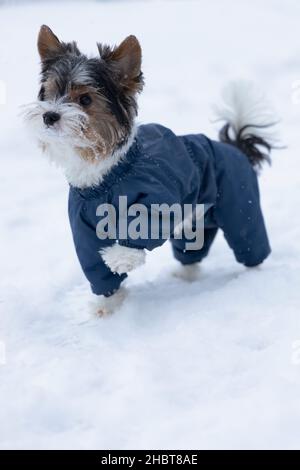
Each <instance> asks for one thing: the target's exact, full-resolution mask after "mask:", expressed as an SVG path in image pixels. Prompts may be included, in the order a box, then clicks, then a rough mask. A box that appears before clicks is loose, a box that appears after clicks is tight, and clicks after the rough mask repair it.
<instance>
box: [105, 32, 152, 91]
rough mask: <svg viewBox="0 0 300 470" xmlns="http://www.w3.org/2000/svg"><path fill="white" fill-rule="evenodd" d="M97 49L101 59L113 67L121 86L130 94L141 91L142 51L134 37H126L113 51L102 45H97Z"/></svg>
mask: <svg viewBox="0 0 300 470" xmlns="http://www.w3.org/2000/svg"><path fill="white" fill-rule="evenodd" d="M98 49H99V52H100V56H101V59H103V60H105V61H106V62H108V63H111V64H112V65H113V66H114V69H115V70H116V72H117V74H118V77H119V80H120V83H121V85H122V86H124V87H125V88H126V89H127V90H128V91H132V92H137V91H141V90H142V87H143V76H142V72H141V65H142V49H141V46H140V43H139V41H138V40H137V38H136V37H135V36H128V37H127V38H126V39H124V41H123V42H122V43H121V44H120V45H119V46H116V47H114V48H113V49H111V48H110V47H109V46H106V45H102V44H98Z"/></svg>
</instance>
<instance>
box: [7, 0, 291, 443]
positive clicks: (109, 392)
mask: <svg viewBox="0 0 300 470" xmlns="http://www.w3.org/2000/svg"><path fill="white" fill-rule="evenodd" d="M7 3H8V2H7ZM299 15H300V4H299V1H298V0H297V1H296V0H286V1H285V2H282V1H281V0H265V1H264V2H261V1H259V0H251V1H250V0H248V1H244V2H240V1H238V0H227V1H226V2H224V0H212V1H209V2H208V1H207V0H203V1H200V0H199V1H189V0H187V1H165V2H156V1H153V2H150V1H148V2H142V1H138V2H129V3H125V2H121V3H119V2H116V3H114V2H109V3H99V2H97V3H95V2H81V3H77V2H76V3H74V5H71V4H70V3H66V4H64V3H63V2H60V3H57V4H56V3H54V2H51V3H39V4H37V3H35V4H32V5H22V6H13V5H12V6H10V5H5V6H3V7H1V8H0V80H2V82H4V84H3V83H2V95H3V93H4V92H3V87H4V85H5V84H6V88H7V104H6V105H3V104H2V105H0V156H1V171H0V187H1V198H0V205H1V207H0V211H1V221H0V224H1V233H0V235H1V239H0V250H1V293H0V309H1V314H0V404H1V405H0V447H1V448H2V449H15V448H18V449H20V448H22V449H24V448H26V449H31V448H44V449H46V448H82V449H88V448H94V449H106V448H109V449H117V448H121V449H130V448H133V449H136V448H169V449H176V448H181V449H190V448H199V449H204V448H205V449H211V448H223V449H232V448H234V449H240V448H251V449H253V448H288V449H292V448H298V449H299V448H300V406H299V396H300V361H299V356H300V354H299V349H300V346H299V340H300V312H299V307H300V247H299V240H300V224H299V207H300V173H299V169H300V161H299V142H298V140H299V137H298V136H299V126H300V99H299V98H300V93H298V90H299V88H300V86H299V82H296V80H298V79H299V78H300V45H299V44H300V43H299ZM42 23H47V24H49V25H50V26H51V27H52V28H53V29H54V31H55V32H56V33H57V34H58V35H59V36H60V37H61V38H63V39H64V40H72V39H77V40H78V42H79V45H80V46H81V47H82V49H83V50H84V51H86V52H91V53H95V52H96V44H95V43H96V41H104V42H108V43H115V42H118V41H120V40H122V39H123V38H124V37H125V36H126V35H128V34H132V33H134V34H136V35H137V36H138V37H139V39H140V41H141V43H142V46H143V50H144V72H145V76H146V83H147V86H146V88H145V92H144V94H143V96H142V97H141V99H140V109H141V112H140V121H141V122H150V121H156V122H160V123H162V124H164V125H167V126H168V127H171V128H172V129H173V130H174V131H176V132H178V133H184V132H205V133H208V134H209V135H210V136H212V137H214V136H215V135H216V133H215V128H214V126H213V125H212V124H211V123H210V121H209V117H210V111H209V110H210V104H211V102H212V101H214V100H215V98H216V97H217V96H218V92H219V89H220V88H221V86H222V85H223V84H224V83H225V82H226V81H227V80H228V79H231V78H236V77H245V78H250V79H255V80H256V81H257V82H258V83H260V84H261V85H262V86H264V87H265V88H266V89H267V90H268V93H269V95H270V97H271V98H272V99H273V101H274V103H275V105H276V106H277V109H279V112H280V114H281V115H282V118H283V126H282V127H283V136H284V140H285V142H286V143H287V145H288V148H287V149H286V150H283V151H281V152H275V153H274V158H273V167H272V168H271V169H269V168H265V170H264V172H263V175H262V177H261V181H260V183H261V192H262V198H263V207H264V212H265V217H266V222H267V225H268V229H269V233H270V238H271V242H272V246H273V254H272V257H271V258H270V259H269V260H268V261H267V262H266V263H265V264H264V265H263V266H262V267H261V268H259V269H256V270H246V269H244V268H243V267H242V266H239V265H238V264H237V263H236V262H235V260H234V258H233V255H232V253H231V252H230V250H229V248H228V247H227V245H226V244H225V242H224V240H223V237H222V235H221V234H220V235H219V237H218V239H217V242H216V243H215V246H214V248H213V250H212V253H211V255H210V257H209V258H208V259H207V261H205V263H204V264H203V268H202V275H201V280H199V281H197V282H196V283H193V284H187V283H185V282H183V281H180V280H178V279H175V278H173V277H172V275H171V271H172V269H173V268H174V266H175V261H174V260H173V259H172V256H171V252H170V248H169V246H168V244H166V245H165V246H164V247H163V248H162V249H160V250H158V251H156V252H155V253H153V254H151V255H149V256H148V259H147V263H146V266H145V267H143V268H141V269H139V270H138V271H137V272H135V273H134V274H132V275H131V276H130V279H129V280H128V281H127V285H128V288H129V291H130V294H129V299H128V301H127V303H126V304H125V305H124V307H123V308H122V309H121V310H120V311H119V312H118V313H116V314H115V315H114V316H112V317H111V318H108V319H105V320H99V319H95V318H93V317H91V316H90V314H89V309H88V303H89V301H90V293H89V287H88V285H87V282H86V281H85V279H84V277H83V275H82V273H81V270H80V268H79V264H78V261H77V259H76V256H75V253H74V248H73V245H72V240H71V233H70V229H69V226H68V219H67V212H66V204H67V191H68V188H67V184H66V182H65V181H64V178H63V176H62V175H61V174H60V173H59V172H58V171H57V170H56V169H55V168H51V167H49V165H48V163H47V162H46V161H44V160H43V158H42V156H41V154H40V152H39V150H38V149H37V148H36V146H35V143H34V142H32V141H31V140H30V138H29V137H28V136H27V135H26V133H25V132H24V129H23V123H22V120H21V119H20V117H18V113H19V105H20V104H22V103H27V102H30V101H32V100H33V99H35V96H36V93H37V83H38V71H39V63H38V62H39V61H38V55H37V52H36V48H35V43H36V35H37V32H38V28H39V26H40V24H42ZM293 84H294V88H293ZM297 341H298V343H297Z"/></svg>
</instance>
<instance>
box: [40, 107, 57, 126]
mask: <svg viewBox="0 0 300 470" xmlns="http://www.w3.org/2000/svg"><path fill="white" fill-rule="evenodd" d="M43 119H44V123H45V124H46V126H53V124H54V123H55V122H57V121H59V120H60V114H58V113H55V112H54V111H48V112H47V113H45V114H44V115H43Z"/></svg>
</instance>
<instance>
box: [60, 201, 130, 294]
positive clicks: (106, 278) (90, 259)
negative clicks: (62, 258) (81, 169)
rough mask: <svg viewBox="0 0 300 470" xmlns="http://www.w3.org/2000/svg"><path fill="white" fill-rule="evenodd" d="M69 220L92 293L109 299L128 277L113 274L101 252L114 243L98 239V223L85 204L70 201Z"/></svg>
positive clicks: (78, 254) (77, 251)
mask: <svg viewBox="0 0 300 470" xmlns="http://www.w3.org/2000/svg"><path fill="white" fill-rule="evenodd" d="M69 218H70V224H71V229H72V235H73V240H74V245H75V249H76V253H77V256H78V259H79V262H80V265H81V267H82V270H83V272H84V274H85V276H86V278H87V279H88V281H89V282H90V285H91V289H92V292H93V293H94V294H96V295H104V296H107V297H108V296H110V295H112V294H113V293H114V291H116V290H117V289H118V288H119V287H120V284H121V283H122V281H123V280H124V279H125V278H126V277H127V276H126V274H123V275H119V274H116V273H112V272H111V270H110V269H109V268H108V267H107V266H106V264H105V263H104V261H103V260H102V257H101V255H100V253H99V252H100V251H101V250H102V249H103V248H105V247H107V246H110V245H112V244H113V243H114V242H113V241H112V240H105V241H104V240H100V239H99V238H98V237H97V234H96V223H97V221H96V219H95V217H93V216H92V214H90V211H88V209H87V206H86V204H85V203H84V202H82V203H81V204H74V203H72V201H70V199H69Z"/></svg>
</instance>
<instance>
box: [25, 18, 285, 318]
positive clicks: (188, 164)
mask: <svg viewBox="0 0 300 470" xmlns="http://www.w3.org/2000/svg"><path fill="white" fill-rule="evenodd" d="M98 50H99V56H98V57H95V58H88V57H87V56H85V55H84V54H82V53H81V52H80V51H79V49H78V47H77V44H76V43H75V42H71V43H64V42H61V41H60V40H59V39H58V38H57V36H55V34H54V33H53V32H52V31H51V29H50V28H49V27H47V26H42V27H41V30H40V32H39V36H38V51H39V54H40V58H41V65H42V73H41V88H40V91H39V95H38V101H37V102H36V103H33V104H32V105H30V106H29V109H28V110H27V112H26V118H27V121H28V123H29V124H30V127H31V129H32V130H33V131H34V134H35V135H36V137H37V139H38V142H39V143H40V145H41V148H42V150H43V151H44V153H45V154H46V155H48V156H49V158H50V159H51V160H52V161H54V162H55V163H56V164H57V165H58V166H60V167H62V168H63V170H64V172H65V175H66V178H67V180H68V182H69V185H70V196H69V218H70V223H71V228H72V233H73V238H74V243H75V248H76V251H77V255H78V258H79V261H80V263H81V266H82V269H83V271H84V273H85V275H86V277H87V279H88V280H89V282H90V284H91V288H92V291H93V293H94V294H96V295H97V296H99V302H98V304H97V310H98V313H99V314H101V315H104V314H107V313H111V312H112V311H114V310H116V309H117V308H118V307H119V306H120V304H121V302H122V301H123V299H124V297H125V291H124V289H123V288H120V286H121V283H122V281H123V280H124V279H125V278H126V276H127V273H128V272H130V271H132V270H134V269H136V268H138V267H139V266H141V265H142V264H143V263H144V262H145V250H153V249H154V248H156V247H158V246H160V245H162V244H163V243H164V241H165V238H163V237H162V236H159V237H158V238H157V239H153V238H151V236H148V235H149V233H148V232H147V234H146V235H145V234H144V235H143V236H141V237H140V238H139V239H134V238H133V237H130V236H129V235H128V237H127V239H121V238H118V235H117V234H115V235H114V236H109V237H107V238H106V239H105V240H104V239H101V237H99V233H98V217H97V216H98V212H99V211H98V207H99V205H101V204H102V205H103V204H104V205H108V204H110V205H112V207H113V208H115V209H116V210H117V212H120V208H119V202H118V201H119V198H120V196H126V198H127V199H126V201H127V209H128V211H129V212H130V210H131V209H132V208H133V206H135V205H136V204H139V205H142V206H143V207H146V218H147V213H150V210H152V209H150V208H151V207H152V206H153V205H155V204H169V206H171V205H172V204H180V206H183V205H184V204H187V203H189V204H191V205H196V204H203V205H204V207H205V216H204V244H203V246H201V248H199V249H197V250H192V251H189V250H186V249H185V242H186V239H185V238H184V237H182V238H181V239H177V238H176V237H175V236H174V232H175V229H176V227H175V224H174V226H173V228H172V230H171V235H170V241H171V243H172V249H173V253H174V256H175V258H176V259H177V260H178V261H179V262H180V264H181V266H182V277H184V278H186V279H193V278H194V277H195V274H196V272H197V266H198V264H199V263H200V262H201V261H202V260H203V258H205V257H206V256H207V255H208V252H209V250H210V247H211V245H212V243H213V241H214V239H215V236H216V234H217V232H218V230H219V229H222V231H223V233H224V235H225V238H226V240H227V242H228V244H229V246H230V247H231V248H232V250H233V252H234V254H235V257H236V259H237V261H238V262H240V263H243V264H244V265H245V266H248V267H251V266H257V265H259V264H261V263H262V262H263V261H264V260H265V259H266V258H267V256H268V255H269V254H270V246H269V242H268V237H267V233H266V229H265V224H264V219H263V215H262V212H261V208H260V201H259V190H258V184H257V174H256V172H255V169H257V168H259V167H260V166H261V165H262V163H263V162H264V161H266V160H269V154H270V151H271V149H272V148H273V146H274V143H275V142H276V136H275V127H274V125H273V124H274V122H273V121H274V118H273V111H272V109H271V108H270V106H269V104H268V102H267V101H266V99H265V97H264V96H263V95H262V94H261V93H260V92H259V91H258V90H257V89H256V87H255V86H254V85H253V84H251V83H248V82H232V83H231V84H229V86H227V87H226V88H225V91H224V95H223V103H222V105H221V106H219V107H216V114H217V116H218V118H219V119H220V120H222V121H224V124H225V125H224V126H223V127H222V129H221V131H220V142H215V141H212V140H210V139H208V138H207V137H205V136H204V135H201V134H198V135H188V136H176V135H175V134H173V133H172V131H170V130H169V129H167V128H165V127H163V126H160V125H158V124H148V125H141V126H138V127H137V126H136V124H135V119H136V116H137V110H138V107H137V95H138V94H139V93H140V92H141V91H142V89H143V85H144V79H143V74H142V71H141V61H142V52H141V47H140V44H139V42H138V40H137V39H136V37H134V36H129V37H127V38H126V39H125V40H124V41H123V42H122V43H121V44H120V45H119V46H117V47H110V46H107V45H102V44H98ZM97 211H98V212H97ZM147 211H148V212H147ZM184 223H185V222H184ZM184 223H183V225H184Z"/></svg>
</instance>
